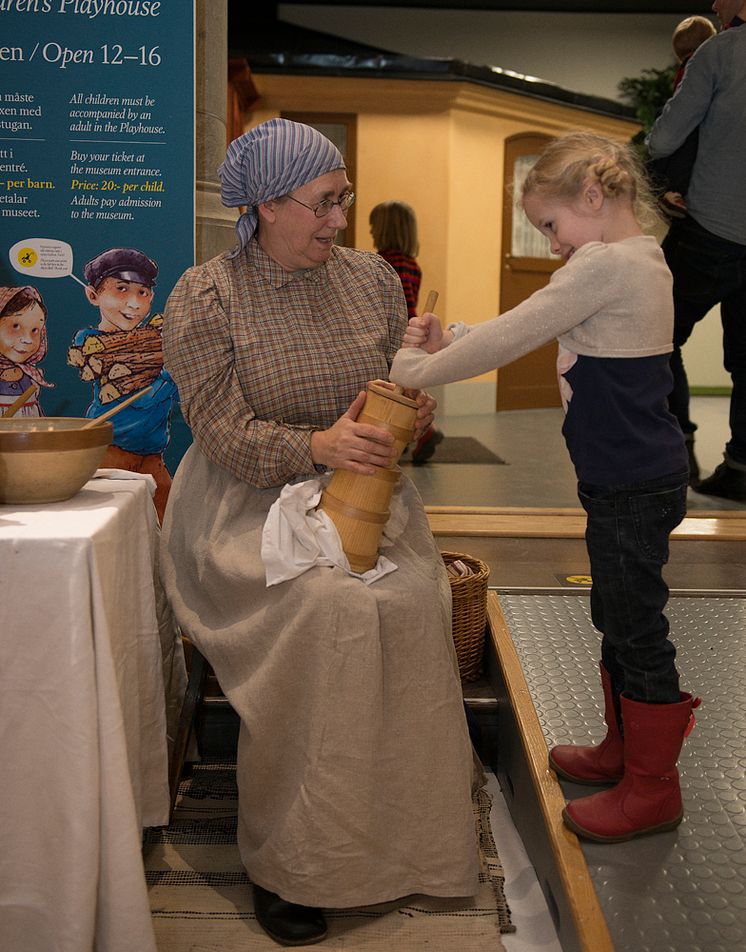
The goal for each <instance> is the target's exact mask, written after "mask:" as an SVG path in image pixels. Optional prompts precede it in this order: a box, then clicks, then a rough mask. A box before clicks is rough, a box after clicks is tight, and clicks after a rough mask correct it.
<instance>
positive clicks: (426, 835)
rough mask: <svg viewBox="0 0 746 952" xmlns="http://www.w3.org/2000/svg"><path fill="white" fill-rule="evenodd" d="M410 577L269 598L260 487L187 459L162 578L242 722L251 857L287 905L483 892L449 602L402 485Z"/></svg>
mask: <svg viewBox="0 0 746 952" xmlns="http://www.w3.org/2000/svg"><path fill="white" fill-rule="evenodd" d="M400 482H401V488H400V490H399V492H400V493H401V497H400V498H401V501H402V502H403V503H404V505H405V506H406V507H407V510H408V512H409V521H408V524H407V528H406V529H405V531H404V533H403V534H402V535H401V536H400V537H399V539H398V540H397V541H396V543H395V544H394V545H393V547H391V548H389V549H387V550H386V555H387V556H388V557H389V558H390V559H391V560H392V561H393V562H394V563H396V565H397V566H398V569H397V571H395V572H392V573H391V574H390V575H387V576H385V577H384V578H383V579H380V580H379V581H377V582H375V583H373V584H372V585H369V586H367V585H365V584H364V583H363V582H361V581H360V580H359V579H356V578H353V577H351V576H349V575H347V574H345V573H344V572H342V571H341V570H340V569H337V568H330V567H316V568H313V569H311V570H310V571H308V572H305V573H304V574H303V575H301V576H300V577H298V578H297V579H293V580H292V581H288V582H283V583H282V584H280V585H277V586H274V587H272V588H267V587H266V584H265V575H264V567H263V565H262V562H261V558H260V547H261V534H262V526H263V524H264V521H265V518H266V515H267V512H268V510H269V508H270V506H271V505H272V503H273V502H274V501H275V499H276V498H277V496H278V495H279V491H280V490H279V488H278V489H271V490H258V489H254V488H253V487H250V486H248V485H246V484H245V483H242V482H240V481H239V480H237V479H235V478H234V477H233V476H232V475H231V474H230V473H228V472H227V471H226V470H223V469H221V468H220V467H217V466H215V465H214V464H212V463H211V462H210V461H209V460H207V459H206V458H205V457H204V456H203V455H202V454H201V453H200V452H199V451H198V450H197V449H196V447H194V446H192V447H191V448H190V449H189V451H188V452H187V454H186V456H185V457H184V459H183V461H182V463H181V465H180V467H179V470H178V472H177V474H176V476H175V478H174V483H173V487H172V489H171V495H170V500H169V505H168V510H167V513H166V519H165V522H164V526H163V542H162V576H163V580H164V585H165V588H166V592H167V595H168V598H169V600H170V602H171V605H172V607H173V609H174V612H175V615H176V618H177V620H178V622H179V624H180V625H181V626H182V629H183V631H184V633H185V634H188V636H189V637H190V638H191V639H193V640H194V642H195V643H196V644H197V646H198V647H199V649H200V651H202V652H203V654H204V655H205V657H207V659H208V660H209V661H210V664H211V665H212V666H213V668H214V670H215V673H216V675H217V677H218V680H219V682H220V685H221V687H222V688H223V691H224V692H225V694H226V697H227V698H228V699H229V701H230V703H231V704H232V706H233V707H234V709H235V710H236V711H237V713H238V714H239V716H240V718H241V730H240V738H239V753H238V783H239V804H240V807H239V809H240V813H239V831H238V841H239V847H240V851H241V858H242V861H243V863H244V865H245V866H246V870H247V872H248V874H249V876H250V877H251V879H252V880H253V881H255V882H257V883H259V884H260V885H261V886H264V887H265V888H266V889H270V890H272V891H273V892H276V893H279V894H280V895H281V896H282V897H283V898H285V899H286V900H288V901H290V902H296V903H302V904H304V905H312V906H322V907H333V908H343V907H349V906H357V905H367V904H372V903H378V902H384V901H388V900H392V899H396V898H398V897H401V896H405V895H409V894H412V893H424V894H427V895H432V896H470V895H472V894H474V893H475V892H476V889H477V882H478V852H477V843H476V837H475V830H474V821H473V817H472V808H471V787H472V776H473V759H472V750H471V745H470V742H469V736H468V730H467V727H466V721H465V716H464V709H463V701H462V695H461V688H460V684H459V680H458V675H457V669H456V665H455V652H454V647H453V640H452V637H451V629H450V598H451V594H450V588H449V584H448V580H447V577H446V574H445V570H444V567H443V563H442V560H441V558H440V556H439V553H438V549H437V547H436V545H435V542H434V539H433V537H432V534H431V532H430V529H429V526H428V523H427V517H426V515H425V512H424V509H423V506H422V502H421V500H420V497H419V495H418V493H417V491H416V490H415V488H414V486H413V485H412V484H411V482H410V481H409V480H407V479H406V478H405V477H402V479H401V481H400Z"/></svg>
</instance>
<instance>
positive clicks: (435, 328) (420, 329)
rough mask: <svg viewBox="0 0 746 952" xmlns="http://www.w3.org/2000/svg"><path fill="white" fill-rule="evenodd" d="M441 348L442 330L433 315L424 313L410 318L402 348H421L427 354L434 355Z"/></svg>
mask: <svg viewBox="0 0 746 952" xmlns="http://www.w3.org/2000/svg"><path fill="white" fill-rule="evenodd" d="M442 346H443V328H442V327H441V326H440V321H439V319H438V318H437V317H436V316H435V314H430V313H427V312H426V313H425V314H420V315H418V316H416V317H410V319H409V323H408V324H407V329H406V330H405V331H404V339H403V340H402V347H421V348H422V350H424V351H425V352H426V353H428V354H434V353H436V352H437V351H439V350H440V349H441V347H442Z"/></svg>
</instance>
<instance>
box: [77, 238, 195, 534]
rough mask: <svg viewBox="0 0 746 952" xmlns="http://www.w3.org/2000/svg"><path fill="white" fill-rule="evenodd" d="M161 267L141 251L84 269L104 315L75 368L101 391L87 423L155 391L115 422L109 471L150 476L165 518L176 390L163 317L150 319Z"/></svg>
mask: <svg viewBox="0 0 746 952" xmlns="http://www.w3.org/2000/svg"><path fill="white" fill-rule="evenodd" d="M157 275H158V265H157V264H156V263H155V261H153V260H152V259H150V258H149V257H148V256H147V255H145V254H143V253H142V251H138V250H137V249H136V248H109V249H108V250H107V251H103V252H102V253H101V254H99V255H96V257H95V258H92V259H91V260H90V261H89V262H88V263H87V264H86V266H85V268H84V269H83V276H84V277H85V280H86V281H87V282H88V284H87V287H86V289H85V296H86V298H87V299H88V301H89V303H90V304H92V305H93V306H94V307H97V308H98V310H99V322H98V326H97V327H95V328H94V327H87V328H83V329H82V330H79V331H78V332H77V333H76V334H75V337H74V338H73V342H72V346H71V347H70V348H69V350H68V363H69V364H71V365H73V366H75V367H77V368H78V371H79V373H80V376H81V378H82V379H83V380H87V381H91V382H92V384H93V401H92V403H91V405H90V406H89V407H88V409H87V410H86V416H87V417H97V416H100V415H101V414H102V413H103V412H105V411H106V410H109V409H111V408H112V407H115V406H116V405H117V403H120V402H122V401H123V400H125V399H126V398H127V397H128V396H130V395H131V394H132V393H135V392H137V391H139V390H142V389H144V388H145V387H151V388H152V389H151V390H150V392H148V393H146V394H144V395H143V396H142V397H140V398H139V399H138V400H136V401H134V402H133V403H131V404H130V405H129V406H127V407H125V408H124V409H122V410H121V411H120V412H119V413H117V414H115V415H114V416H113V417H112V418H111V423H112V426H113V430H114V434H113V439H112V445H111V446H110V447H109V448H108V450H107V451H106V455H105V456H104V459H103V461H102V464H101V465H102V466H105V467H111V468H114V469H126V470H131V471H133V472H137V473H150V474H151V475H152V476H153V477H154V479H155V482H156V491H155V497H154V501H155V507H156V510H157V511H158V516H159V519H161V521H162V519H163V513H164V510H165V508H166V501H167V499H168V491H169V489H170V487H171V476H170V474H169V472H168V470H167V469H166V465H165V463H164V461H163V452H164V450H165V448H166V446H167V445H168V440H169V433H170V419H171V410H172V408H173V406H174V405H175V404H176V403H178V399H179V398H178V392H177V389H176V384H175V383H174V382H173V380H172V379H171V377H170V375H169V373H168V371H166V370H165V369H164V367H163V352H162V349H161V325H162V323H163V319H162V317H161V315H159V314H157V315H154V316H153V317H152V318H149V314H150V306H151V304H152V301H153V293H154V292H153V288H154V287H155V281H156V277H157Z"/></svg>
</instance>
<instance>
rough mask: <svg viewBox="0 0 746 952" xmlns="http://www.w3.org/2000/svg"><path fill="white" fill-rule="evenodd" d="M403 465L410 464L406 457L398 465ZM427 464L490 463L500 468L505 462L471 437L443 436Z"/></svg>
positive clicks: (410, 461)
mask: <svg viewBox="0 0 746 952" xmlns="http://www.w3.org/2000/svg"><path fill="white" fill-rule="evenodd" d="M405 463H410V464H412V460H411V458H410V457H409V456H408V455H407V456H404V457H403V458H402V459H401V461H400V465H402V464H405ZM427 463H428V465H430V463H492V464H493V465H501V466H502V465H505V460H504V459H502V458H501V457H499V456H498V455H497V454H496V453H493V452H492V450H490V449H488V448H487V447H486V446H485V445H484V443H480V442H479V440H475V439H474V437H473V436H444V437H443V439H442V440H441V442H440V443H438V445H437V446H436V447H435V452H434V453H433V455H432V456H431V457H430V459H429V460H428V461H427ZM412 465H414V464H412Z"/></svg>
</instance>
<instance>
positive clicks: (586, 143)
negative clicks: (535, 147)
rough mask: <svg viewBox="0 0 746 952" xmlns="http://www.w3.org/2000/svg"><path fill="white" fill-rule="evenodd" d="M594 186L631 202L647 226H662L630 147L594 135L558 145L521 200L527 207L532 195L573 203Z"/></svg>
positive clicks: (573, 136)
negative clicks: (591, 184) (658, 224)
mask: <svg viewBox="0 0 746 952" xmlns="http://www.w3.org/2000/svg"><path fill="white" fill-rule="evenodd" d="M592 182H598V184H599V185H600V187H601V191H602V192H603V194H604V196H606V197H607V198H611V199H624V198H626V199H627V200H628V201H629V202H630V203H631V204H632V208H633V211H634V213H635V216H636V218H637V220H638V221H639V222H640V224H641V225H643V224H650V225H652V224H654V223H655V222H656V221H657V220H658V213H657V211H656V203H655V199H654V197H653V194H652V192H651V189H650V186H649V184H648V179H647V175H646V174H645V170H644V168H643V166H642V164H641V162H640V160H639V159H638V158H637V155H636V153H635V152H634V151H633V150H632V148H631V147H630V146H628V145H625V144H623V143H621V142H616V141H615V140H613V139H608V138H606V137H605V136H600V135H596V134H595V133H592V132H570V133H568V134H567V135H564V136H561V137H559V138H557V139H553V140H552V141H551V142H550V143H549V145H547V147H546V149H545V150H544V151H543V152H542V154H541V155H540V156H539V158H538V159H537V161H536V163H535V164H534V166H533V167H532V168H531V170H530V171H529V173H528V175H527V176H526V178H525V180H524V182H523V186H522V188H521V198H522V200H523V201H525V199H526V197H527V196H528V195H532V194H538V195H541V196H542V198H546V199H548V200H550V201H557V202H572V201H573V200H574V199H575V198H577V196H578V195H579V194H580V193H581V192H582V190H583V189H584V188H585V187H586V186H587V185H588V184H590V183H592Z"/></svg>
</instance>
